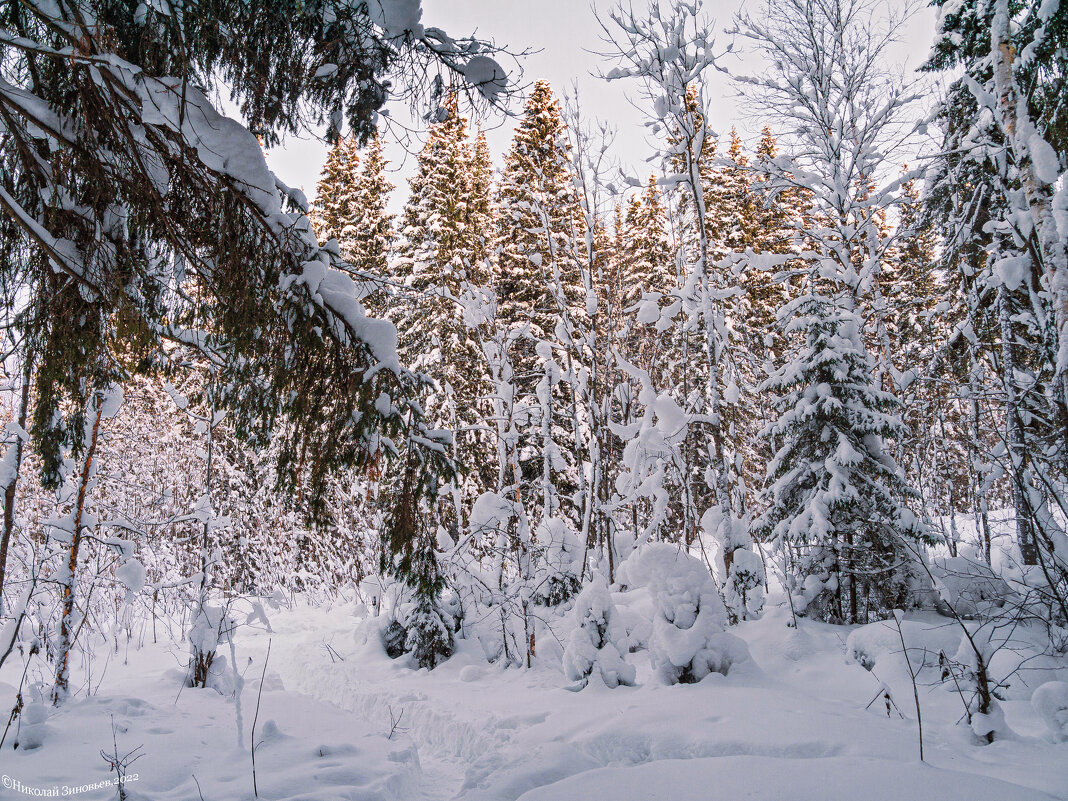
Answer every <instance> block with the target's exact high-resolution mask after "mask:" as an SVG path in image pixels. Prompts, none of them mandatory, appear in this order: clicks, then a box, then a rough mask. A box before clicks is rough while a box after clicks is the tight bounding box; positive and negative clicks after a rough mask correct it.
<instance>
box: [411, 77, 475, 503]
mask: <svg viewBox="0 0 1068 801" xmlns="http://www.w3.org/2000/svg"><path fill="white" fill-rule="evenodd" d="M445 112H446V115H445V118H444V119H443V120H442V121H440V122H438V123H435V124H434V125H432V126H431V127H430V130H429V131H428V135H427V141H426V144H425V146H424V147H423V149H422V151H421V152H420V153H419V157H418V162H417V167H416V173H415V175H414V176H413V177H412V179H411V183H410V193H409V196H408V201H407V203H406V204H405V207H404V212H403V215H402V222H401V227H402V231H401V233H402V239H401V242H400V244H399V246H398V264H397V269H396V276H395V277H396V278H397V279H398V281H399V282H401V283H403V285H404V288H403V290H402V291H401V296H400V297H398V298H396V300H395V301H394V302H393V303H392V304H391V305H392V306H393V308H392V309H391V311H390V317H391V319H393V320H394V321H395V322H396V324H397V328H398V330H399V331H400V332H401V343H400V345H401V353H402V355H404V356H406V357H407V358H408V360H409V361H410V362H411V363H412V365H413V366H414V367H416V368H417V369H419V370H421V371H423V372H425V373H426V374H427V375H429V376H430V377H431V378H432V379H433V380H434V381H435V383H436V387H437V388H436V390H435V391H433V392H432V393H431V394H430V397H429V398H428V399H427V402H426V407H425V409H426V415H427V419H428V420H429V421H430V422H431V424H432V425H434V426H436V427H440V428H444V429H449V430H451V431H454V432H456V434H455V438H454V446H453V454H454V457H455V459H456V462H457V466H458V469H459V471H460V472H459V480H460V482H461V484H462V485H464V487H463V492H464V494H465V495H466V496H472V494H473V495H477V494H478V493H477V492H476V490H478V489H480V487H481V483H480V480H479V478H478V476H479V471H480V470H484V469H485V465H486V463H487V462H488V461H489V460H490V457H489V456H488V448H489V445H488V443H487V442H486V435H485V433H484V430H483V429H484V428H485V427H484V425H483V423H484V420H485V418H486V416H487V414H488V406H487V403H488V401H487V398H488V395H489V382H488V376H487V374H486V370H485V366H484V365H485V362H484V359H483V357H482V353H481V350H480V347H479V344H478V341H477V339H476V337H475V336H474V334H473V332H472V331H471V330H470V329H469V327H468V325H467V323H466V321H465V319H464V311H463V307H462V305H461V304H460V303H459V302H458V299H459V298H460V296H461V294H462V292H463V287H464V284H465V283H468V282H470V283H474V284H476V285H485V283H486V282H487V281H488V275H487V271H486V255H487V253H486V247H485V240H484V236H485V234H486V230H485V228H483V227H482V226H484V225H486V220H487V217H488V215H489V207H488V205H487V204H486V202H485V196H483V197H481V198H478V197H476V196H475V194H474V191H475V188H476V179H478V180H479V181H485V180H487V178H488V174H489V170H488V168H487V166H486V163H485V159H486V151H485V148H484V147H483V148H481V151H482V154H481V156H480V158H481V159H482V161H481V162H477V161H473V155H472V152H471V148H470V142H469V141H468V137H467V121H466V120H465V119H464V118H463V117H462V116H460V114H459V109H458V106H457V101H456V97H455V96H453V97H452V98H451V99H450V101H449V102H448V103H447V105H446V107H445ZM449 515H450V518H451V517H453V516H454V515H453V512H452V511H450V512H449ZM455 522H456V523H457V524H458V523H459V522H460V521H455Z"/></svg>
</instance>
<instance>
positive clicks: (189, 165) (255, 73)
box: [0, 0, 482, 519]
mask: <svg viewBox="0 0 1068 801" xmlns="http://www.w3.org/2000/svg"><path fill="white" fill-rule="evenodd" d="M46 9H47V10H46ZM50 15H54V16H50ZM0 25H2V26H3V27H4V29H5V33H8V34H10V37H11V38H12V39H13V38H15V37H21V39H20V42H21V44H19V45H18V46H15V47H10V48H9V49H8V50H7V51H6V52H7V54H8V55H7V60H6V61H5V80H4V83H3V84H2V85H0V95H2V98H0V100H2V101H3V102H2V103H0V118H2V124H3V127H4V129H5V137H4V139H3V142H2V143H0V190H2V193H0V226H2V229H3V230H2V233H3V236H2V237H0V273H2V275H0V281H2V283H3V284H4V285H5V286H16V285H18V286H22V287H24V289H25V291H24V292H23V293H22V294H21V295H20V302H21V303H22V305H21V307H20V308H19V309H17V310H15V320H14V325H15V331H16V332H17V333H18V334H20V335H21V336H23V337H24V341H25V344H26V346H27V347H28V348H29V349H32V350H33V351H34V352H35V353H36V354H37V360H38V365H39V366H38V370H37V374H36V376H35V399H36V403H35V406H34V417H33V426H32V427H33V432H32V433H33V441H34V447H35V448H36V449H37V450H38V451H40V453H41V456H42V463H43V467H44V477H45V480H46V482H47V483H48V484H50V485H55V483H56V482H57V481H58V479H59V476H58V466H59V464H60V460H61V459H62V456H63V453H62V452H61V449H71V450H73V451H74V452H75V453H76V452H78V451H79V450H80V448H81V447H82V442H81V440H82V437H83V428H84V426H83V420H82V419H81V418H82V411H81V410H82V409H84V408H85V405H86V404H85V401H86V398H87V397H88V396H89V395H90V394H91V393H92V392H93V391H94V390H95V389H98V388H102V387H103V386H105V385H107V384H109V383H112V382H114V381H118V380H121V379H122V378H123V377H124V376H126V375H128V374H129V373H130V372H131V371H146V370H150V369H156V368H159V367H166V363H167V361H168V360H169V359H171V358H172V357H173V355H174V354H175V353H176V350H175V348H174V347H173V346H172V344H171V343H178V344H180V345H182V346H183V347H190V348H192V349H194V350H195V351H198V352H199V355H200V357H202V358H208V359H210V360H211V361H213V362H214V363H215V364H216V365H217V368H218V373H217V374H218V377H219V381H220V386H221V388H222V401H223V404H224V405H225V406H226V407H227V409H228V411H229V412H230V414H231V419H232V420H233V421H234V428H235V431H236V432H237V433H238V434H239V435H240V436H242V437H243V438H245V439H247V440H248V441H250V442H251V443H252V445H253V446H256V447H259V446H264V445H266V444H267V443H268V442H272V441H273V442H276V443H278V441H279V440H281V442H280V445H279V447H278V453H279V462H280V464H279V467H280V469H279V473H278V475H279V479H280V483H281V484H282V486H283V487H284V488H287V489H289V490H291V491H292V492H293V495H294V499H295V502H297V503H298V504H300V505H302V506H304V507H305V508H306V509H307V511H308V514H309V516H310V517H312V518H315V519H320V518H321V517H322V515H323V511H324V508H323V504H322V497H321V492H322V487H323V486H324V484H325V482H324V481H323V478H324V477H325V476H326V475H328V474H330V473H331V472H332V471H335V470H337V469H339V468H343V467H346V466H357V467H359V466H365V465H368V464H370V463H372V462H376V461H377V460H378V459H379V458H380V457H382V456H383V455H385V456H389V455H390V454H391V453H392V452H393V451H394V450H395V448H394V447H393V444H392V442H393V441H394V440H396V439H398V438H401V437H402V436H403V433H402V432H403V431H404V430H406V429H407V428H408V427H411V426H414V427H416V428H418V427H419V426H420V425H421V424H420V423H419V419H418V415H417V414H413V413H412V407H410V406H409V404H410V402H411V401H412V399H413V398H415V397H416V396H417V394H418V393H419V391H420V386H419V385H420V381H419V379H417V378H416V376H414V375H413V374H411V373H409V372H407V371H405V370H404V369H402V368H401V367H400V366H399V364H397V362H396V359H395V355H394V353H393V349H392V347H391V343H390V342H389V336H388V335H386V334H385V333H384V332H382V331H381V329H377V332H376V333H372V330H373V329H374V326H373V325H372V324H370V323H368V321H366V320H365V318H364V317H363V314H362V309H360V308H359V306H358V304H355V303H354V302H352V293H351V292H350V291H349V290H348V289H347V288H346V287H344V286H341V285H340V284H338V283H337V282H336V281H335V280H334V277H331V278H329V280H330V281H331V282H332V283H331V285H330V288H331V289H333V290H334V291H333V292H330V293H323V292H320V291H319V290H320V289H321V288H322V287H321V285H320V284H319V280H320V278H321V276H323V275H327V276H330V275H331V274H330V267H331V266H332V264H331V263H332V261H333V258H332V257H331V256H330V255H329V254H326V253H324V252H323V251H321V250H320V249H319V248H318V244H317V242H316V240H315V237H314V236H313V235H312V233H311V231H310V229H309V227H308V223H307V221H306V219H305V217H304V216H303V213H304V212H306V209H304V208H302V207H301V205H300V202H299V201H298V200H296V198H297V195H296V194H295V193H291V192H289V191H288V190H286V189H285V188H283V187H280V186H279V187H276V186H275V185H274V184H273V179H272V178H271V177H270V175H269V174H268V173H267V171H266V169H265V168H264V166H263V163H262V159H261V156H260V154H259V152H258V146H257V143H256V140H255V139H254V138H253V137H252V136H251V135H250V134H249V133H248V132H247V131H245V130H243V129H242V128H241V127H240V126H238V125H237V124H235V123H231V122H229V121H227V120H225V119H223V118H221V117H217V116H215V113H214V111H212V110H211V109H210V107H209V105H208V101H207V96H208V95H209V94H210V91H211V90H212V89H213V88H215V87H216V86H219V85H223V84H220V83H217V82H219V81H222V82H224V84H225V85H226V86H228V87H231V88H232V90H233V93H234V98H235V100H236V101H237V102H238V103H239V105H240V107H241V110H242V112H243V114H244V116H245V120H246V123H247V125H248V126H249V129H250V130H251V131H253V132H254V133H256V134H258V135H259V136H260V138H261V141H262V142H263V143H265V144H267V145H271V144H274V143H277V142H278V141H279V140H280V136H281V135H282V134H283V133H285V132H292V131H297V130H302V129H303V128H304V127H305V126H307V125H308V124H321V123H323V122H327V121H329V122H330V123H331V125H332V126H333V129H334V133H335V134H336V129H337V127H338V126H339V125H340V123H341V121H342V119H344V120H345V121H347V123H348V126H349V128H350V129H351V130H352V132H353V135H354V136H355V139H356V141H364V140H366V139H367V138H368V137H369V136H370V135H371V134H372V133H373V132H374V130H375V126H374V123H375V112H376V110H377V109H378V108H379V107H380V106H381V105H382V103H383V101H384V98H385V96H386V91H387V86H388V85H389V83H390V82H391V81H392V82H393V83H394V88H393V90H392V91H393V92H394V93H396V92H398V91H400V90H404V91H410V92H413V93H414V92H417V91H418V90H419V89H420V85H419V84H420V81H422V80H424V79H425V78H426V75H427V69H428V68H434V67H435V66H436V67H437V68H440V69H443V70H445V71H449V70H450V69H455V68H456V65H462V63H463V58H464V57H463V56H462V55H461V54H462V53H475V52H479V51H480V49H481V48H482V45H480V44H479V43H476V42H469V43H468V44H469V45H470V47H467V45H465V44H464V43H463V42H454V41H452V40H448V39H447V37H444V35H437V34H436V35H435V38H433V39H430V38H423V37H422V35H421V33H418V35H412V34H405V33H403V32H396V31H391V32H387V31H384V30H381V29H380V28H379V27H378V26H377V25H376V24H374V22H373V20H372V18H371V17H370V16H369V12H368V5H367V4H366V3H348V2H339V1H338V0H300V2H297V1H296V0H286V1H285V2H272V3H247V2H243V1H240V2H235V1H234V0H208V2H206V3H203V2H201V3H196V4H195V5H194V4H189V6H188V7H186V4H184V3H177V4H171V10H170V12H169V13H166V14H163V13H159V12H157V11H155V10H153V8H152V7H151V4H138V3H118V2H113V0H58V2H56V3H54V4H35V3H14V4H7V5H6V6H4V9H3V10H2V12H0ZM30 43H33V44H32V46H31V44H30ZM464 47H467V49H466V50H465V49H464ZM160 79H165V80H163V81H162V82H161V80H160ZM398 84H399V85H398ZM201 136H207V137H209V138H208V139H206V140H205V139H201V138H199V137H201ZM213 136H214V137H216V138H215V139H211V138H210V137H213ZM220 147H221V148H222V149H223V150H225V152H223V153H220V152H218V149H219V148H220ZM224 156H225V158H224ZM248 176H252V177H251V178H249V177H248ZM346 296H348V297H346ZM383 395H385V396H388V397H389V398H391V399H392V403H391V404H386V405H382V407H381V409H380V408H379V407H378V406H376V401H377V400H378V399H379V398H380V397H383ZM283 423H284V424H283ZM298 477H299V478H298Z"/></svg>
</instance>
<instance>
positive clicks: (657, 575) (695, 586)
mask: <svg viewBox="0 0 1068 801" xmlns="http://www.w3.org/2000/svg"><path fill="white" fill-rule="evenodd" d="M620 578H621V580H622V581H623V582H624V583H625V584H627V586H629V587H632V588H634V587H647V588H648V589H649V591H650V592H651V593H652V595H653V599H654V602H655V613H654V618H653V627H652V634H651V636H650V639H649V656H650V660H651V661H652V664H653V667H654V668H655V669H656V671H657V673H658V674H659V675H660V677H661V678H662V679H663V680H664V681H665V682H666V683H668V684H692V683H694V682H698V681H701V679H703V678H705V677H706V676H707V675H708V674H709V673H722V674H724V675H726V674H727V672H728V671H729V670H730V669H731V666H732V665H735V664H737V663H739V662H744V661H746V660H748V658H749V651H748V649H747V647H746V645H745V643H744V642H743V641H742V640H740V639H738V638H737V637H735V636H733V635H731V634H728V633H726V632H725V631H724V629H725V628H726V625H727V610H726V608H725V607H724V605H723V599H722V598H721V597H720V594H719V591H718V590H717V589H716V584H715V582H714V581H713V580H712V576H711V575H710V574H709V572H708V569H707V568H706V567H705V565H704V564H702V563H701V561H700V560H699V559H697V558H696V557H693V556H691V555H690V554H688V553H686V552H685V551H684V550H682V549H681V548H680V547H679V546H676V545H671V544H669V543H666V542H652V543H648V544H647V545H645V546H643V547H642V548H640V549H638V550H637V551H636V552H635V553H634V554H633V555H631V557H630V558H629V559H627V561H626V562H624V563H623V565H622V566H621V568H620Z"/></svg>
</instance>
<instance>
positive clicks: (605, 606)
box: [564, 576, 635, 689]
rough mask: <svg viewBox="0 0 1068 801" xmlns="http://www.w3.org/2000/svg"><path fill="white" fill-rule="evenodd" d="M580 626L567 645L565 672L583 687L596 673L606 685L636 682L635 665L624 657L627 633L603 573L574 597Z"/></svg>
mask: <svg viewBox="0 0 1068 801" xmlns="http://www.w3.org/2000/svg"><path fill="white" fill-rule="evenodd" d="M574 615H575V617H576V618H577V619H578V627H577V628H576V629H575V630H574V631H572V632H571V637H570V639H569V640H568V643H567V648H565V649H564V673H565V675H566V676H567V677H568V679H570V680H571V681H574V682H578V685H577V687H576V689H582V688H584V687H585V686H586V685H587V684H589V682H590V678H591V677H592V676H593V675H594V674H597V675H599V676H600V677H601V681H603V682H604V684H605V686H606V687H610V688H614V687H618V686H619V685H620V684H624V685H631V684H634V676H635V671H634V665H631V664H628V663H627V662H626V660H625V659H624V658H623V654H625V653H626V652H627V643H626V640H627V634H626V631H625V629H624V628H623V626H622V625H621V624H620V621H619V619H618V616H617V614H616V608H615V604H613V603H612V593H611V591H610V590H609V588H608V583H607V582H606V581H605V580H604V578H603V577H602V576H596V577H595V578H594V579H593V581H592V582H591V583H589V584H587V585H586V588H585V589H583V590H582V592H581V593H579V595H578V597H577V598H576V599H575V608H574Z"/></svg>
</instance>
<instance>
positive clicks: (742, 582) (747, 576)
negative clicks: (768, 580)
mask: <svg viewBox="0 0 1068 801" xmlns="http://www.w3.org/2000/svg"><path fill="white" fill-rule="evenodd" d="M726 587H727V595H726V598H725V599H724V600H725V602H726V604H727V608H728V609H729V610H730V612H731V615H732V616H733V617H734V619H735V620H746V619H749V618H753V617H757V616H758V615H759V614H760V610H762V609H763V608H764V562H763V561H761V559H760V555H759V554H758V553H756V552H755V551H752V550H750V549H749V548H736V549H735V550H734V551H732V552H731V566H730V570H729V571H728V575H727V585H726Z"/></svg>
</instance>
